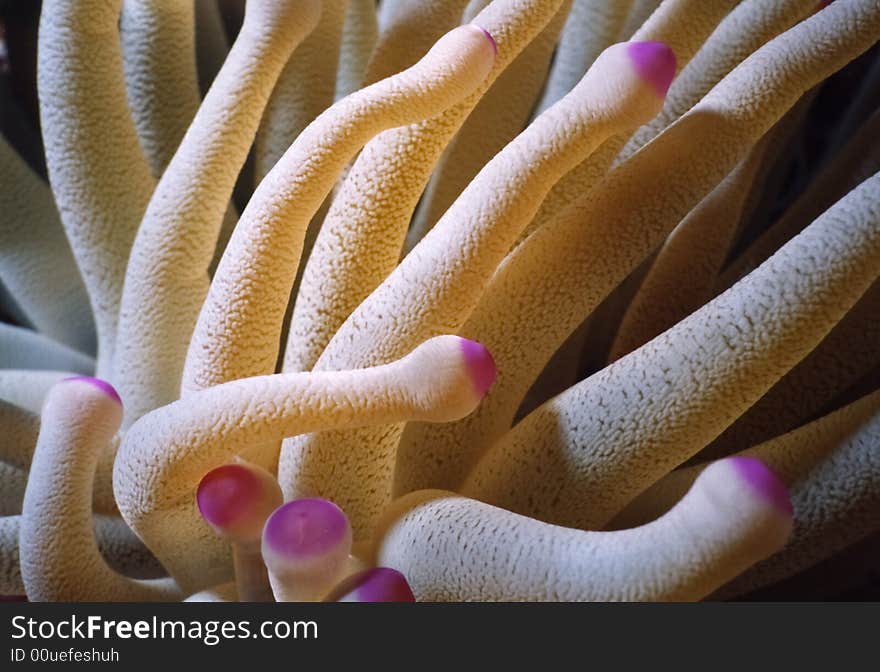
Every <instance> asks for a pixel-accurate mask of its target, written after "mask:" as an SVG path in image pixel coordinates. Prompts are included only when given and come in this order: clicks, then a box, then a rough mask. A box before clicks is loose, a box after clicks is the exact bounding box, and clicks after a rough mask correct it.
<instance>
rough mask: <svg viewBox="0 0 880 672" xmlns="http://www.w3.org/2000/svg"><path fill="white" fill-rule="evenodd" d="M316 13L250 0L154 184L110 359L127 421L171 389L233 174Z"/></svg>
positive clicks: (311, 7) (314, 8)
mask: <svg viewBox="0 0 880 672" xmlns="http://www.w3.org/2000/svg"><path fill="white" fill-rule="evenodd" d="M319 14H320V4H319V3H318V2H317V0H309V1H308V2H301V1H293V0H287V1H285V2H269V1H268V0H263V1H259V0H258V1H256V2H254V1H253V0H252V1H251V2H249V3H248V5H247V11H246V13H245V19H244V24H243V25H242V28H241V32H240V33H239V36H238V38H237V39H236V41H235V44H234V45H233V47H232V49H231V50H230V53H229V57H228V58H227V60H226V62H225V63H224V64H223V68H221V70H220V73H219V74H218V75H217V79H216V80H215V81H214V84H213V85H212V86H211V90H210V91H209V92H208V95H207V96H206V97H205V102H204V103H203V104H202V106H201V107H200V108H199V111H198V113H197V114H196V118H195V119H194V120H193V123H192V126H190V129H189V130H188V131H187V134H186V136H185V137H184V139H183V142H182V143H181V145H180V147H179V148H178V150H177V152H176V153H175V155H174V158H173V159H172V161H171V163H170V164H169V166H168V168H167V170H166V171H165V173H164V174H163V176H162V179H161V181H160V182H159V185H158V186H157V187H156V192H155V194H154V195H153V197H152V199H151V200H150V204H149V207H148V208H147V212H146V215H145V216H144V221H143V223H142V225H141V228H140V229H139V231H138V234H137V238H136V239H135V241H134V247H133V249H132V252H131V260H130V262H129V265H128V270H127V272H126V278H125V289H124V291H123V295H122V305H121V309H120V315H119V334H120V343H119V347H118V349H117V351H116V353H115V358H114V362H113V372H114V380H115V381H116V382H117V384H118V385H119V389H120V391H121V392H122V394H123V395H124V397H125V400H126V404H127V406H128V409H127V412H126V422H125V425H126V426H128V425H130V424H131V422H133V421H134V420H136V419H137V418H139V417H140V416H141V415H143V414H144V413H146V412H148V411H151V410H152V409H154V408H157V407H158V406H161V405H162V404H166V403H169V402H170V401H173V400H174V399H177V398H178V396H179V391H180V375H181V371H182V369H183V362H184V360H185V358H186V350H187V344H188V343H189V339H190V336H191V335H192V330H193V327H194V326H195V323H196V319H197V317H198V314H199V309H200V308H201V305H202V302H203V301H204V300H205V295H206V294H207V292H208V278H207V270H208V265H209V264H210V262H211V258H212V257H213V254H214V246H215V244H216V243H217V235H218V232H219V229H220V225H221V223H222V221H223V213H224V211H225V210H226V207H227V204H228V202H229V198H230V196H231V195H232V189H233V187H234V185H235V178H236V177H237V176H238V172H239V170H240V169H241V166H242V164H243V163H244V161H245V158H246V157H247V153H248V149H249V147H250V145H251V143H252V142H253V139H254V134H255V133H256V131H257V126H258V125H259V122H260V117H261V115H262V113H263V108H264V106H265V105H266V102H267V101H268V99H269V96H270V95H271V93H272V86H273V85H274V83H275V81H276V79H277V78H278V76H279V75H280V74H281V70H282V69H283V68H284V64H285V63H286V62H287V59H288V58H289V57H290V54H291V52H292V51H293V50H294V48H295V47H296V45H297V44H298V43H299V42H300V41H301V40H302V39H303V38H304V37H305V35H307V34H308V32H309V31H310V30H311V29H312V28H313V27H314V26H315V23H316V22H317V21H318V16H319Z"/></svg>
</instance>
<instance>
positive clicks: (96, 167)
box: [37, 0, 155, 375]
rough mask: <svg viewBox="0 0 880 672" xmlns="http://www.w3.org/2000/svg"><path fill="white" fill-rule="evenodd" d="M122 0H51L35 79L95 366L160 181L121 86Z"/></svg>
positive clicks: (109, 347)
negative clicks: (91, 327)
mask: <svg viewBox="0 0 880 672" xmlns="http://www.w3.org/2000/svg"><path fill="white" fill-rule="evenodd" d="M121 7H122V0H76V1H75V2H70V1H67V0H47V2H45V3H43V9H42V12H41V14H40V34H39V40H38V52H37V61H38V62H37V84H38V91H39V96H40V122H41V127H42V133H43V141H44V144H45V147H46V164H47V167H48V170H49V183H50V184H51V186H52V193H53V194H54V196H55V203H56V205H57V206H58V212H59V213H60V215H61V222H62V223H63V224H64V230H65V231H66V233H67V238H68V240H69V241H70V245H71V247H72V249H73V255H74V257H75V258H76V260H77V264H78V265H79V270H80V272H81V273H82V276H83V281H84V283H85V286H86V289H87V290H88V293H89V299H90V301H91V305H92V311H93V313H94V318H95V328H96V330H97V336H98V370H99V371H100V373H99V375H107V374H108V373H109V371H110V364H111V362H112V356H113V349H114V347H115V343H116V321H117V314H118V312H119V302H120V298H121V294H122V280H123V278H124V277H125V265H126V262H127V261H128V253H129V250H130V249H131V244H132V241H133V240H134V236H135V232H136V231H137V227H138V224H140V221H141V218H142V217H143V214H144V210H145V209H146V206H147V201H148V200H149V198H150V194H151V193H152V191H153V187H154V186H155V181H154V179H153V176H152V174H151V173H150V167H149V165H148V163H147V161H146V159H145V157H144V154H143V152H142V151H141V147H140V144H139V142H138V137H137V132H136V131H135V126H134V123H133V121H132V118H131V112H130V110H129V107H128V102H127V99H126V92H125V81H124V78H123V69H122V52H121V46H120V40H119V31H118V28H117V21H118V19H119V13H120V9H121Z"/></svg>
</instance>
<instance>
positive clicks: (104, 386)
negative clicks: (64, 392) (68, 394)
mask: <svg viewBox="0 0 880 672" xmlns="http://www.w3.org/2000/svg"><path fill="white" fill-rule="evenodd" d="M69 380H79V381H82V382H83V383H88V384H89V385H92V386H94V387H97V388H98V389H99V390H101V392H103V393H104V394H106V395H107V396H108V397H110V398H111V399H112V400H113V401H115V402H116V403H117V404H119V405H120V406H121V405H122V398H121V397H120V396H119V392H117V391H116V388H114V387H113V386H112V385H111V384H110V383H108V382H107V381H106V380H101V379H100V378H93V377H92V376H71V377H70V378H65V379H64V380H63V381H62V382H65V383H66V382H67V381H69Z"/></svg>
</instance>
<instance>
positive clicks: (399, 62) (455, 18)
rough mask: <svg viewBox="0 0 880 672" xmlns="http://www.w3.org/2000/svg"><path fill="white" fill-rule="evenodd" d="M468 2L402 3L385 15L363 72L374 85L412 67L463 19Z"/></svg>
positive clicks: (457, 0) (441, 0) (462, 0)
mask: <svg viewBox="0 0 880 672" xmlns="http://www.w3.org/2000/svg"><path fill="white" fill-rule="evenodd" d="M466 4H467V0H438V1H436V2H401V3H398V4H397V6H396V7H394V8H393V11H389V12H387V13H386V20H385V21H383V23H382V25H381V26H380V29H381V30H380V33H379V36H378V39H377V40H376V46H375V48H374V49H373V52H372V54H371V56H370V61H369V63H368V64H367V68H366V72H365V73H364V84H373V83H375V82H378V81H379V80H380V79H385V78H386V77H390V76H391V75H393V74H394V73H396V72H400V71H401V70H404V69H405V68H408V67H410V66H411V65H413V64H414V63H415V62H416V61H418V60H419V59H420V58H421V57H422V56H423V55H424V54H425V53H426V52H427V51H428V49H430V47H431V45H432V44H434V43H435V42H436V41H437V40H439V39H440V38H441V37H442V36H443V34H444V33H445V32H447V31H449V30H452V29H453V28H454V27H455V26H457V25H458V24H459V22H460V20H461V13H462V10H463V9H464V8H465V5H466Z"/></svg>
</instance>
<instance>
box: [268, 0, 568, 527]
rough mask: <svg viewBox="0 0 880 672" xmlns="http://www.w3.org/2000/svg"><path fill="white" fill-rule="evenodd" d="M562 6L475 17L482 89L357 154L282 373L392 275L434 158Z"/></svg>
mask: <svg viewBox="0 0 880 672" xmlns="http://www.w3.org/2000/svg"><path fill="white" fill-rule="evenodd" d="M472 4H473V3H472ZM561 4H562V0H554V1H553V2H543V3H542V2H537V1H535V0H504V1H502V2H497V3H494V4H493V5H492V6H490V7H488V8H487V9H485V10H484V11H481V12H480V13H479V14H478V15H477V16H476V17H474V20H473V22H474V23H475V25H478V26H480V27H482V28H483V29H484V30H486V31H488V33H489V35H491V36H492V39H493V42H494V43H495V45H496V47H497V48H498V52H497V54H495V58H494V63H493V66H492V69H491V71H490V72H489V74H488V75H487V76H486V77H485V79H484V80H483V81H482V83H481V85H480V86H478V87H477V88H476V90H475V91H474V92H473V93H471V95H470V96H468V97H467V98H465V100H463V101H462V102H460V103H459V104H457V105H454V106H453V107H451V108H450V109H448V110H446V111H445V112H444V113H443V114H440V115H438V116H436V117H434V118H432V119H428V120H427V121H424V122H421V123H417V124H412V125H410V126H406V127H403V128H397V129H393V130H390V131H386V132H385V133H382V134H380V135H379V136H378V137H376V138H375V139H373V141H372V142H370V143H368V144H367V145H366V146H365V147H364V149H363V151H362V152H361V154H360V156H359V157H358V159H357V161H356V162H355V164H354V166H353V167H352V168H351V170H350V171H349V173H348V175H347V177H346V179H345V181H344V182H343V183H342V186H341V187H340V188H339V189H338V193H337V194H336V197H335V198H334V200H333V204H332V206H331V208H330V210H329V212H328V213H327V216H326V218H325V219H324V223H323V225H322V227H321V231H320V233H319V235H318V237H317V239H316V241H315V246H314V248H313V250H312V253H311V256H310V257H309V261H308V263H307V265H306V268H305V272H304V274H303V282H302V285H301V290H300V296H299V297H298V299H297V303H298V304H299V303H303V302H305V303H307V304H309V303H310V304H314V305H312V306H309V305H307V306H306V307H303V308H300V310H301V311H307V312H309V313H311V314H313V315H319V316H320V321H316V322H315V323H313V324H312V325H311V329H312V330H313V334H314V335H313V336H312V337H311V338H310V343H309V344H303V343H302V342H301V339H300V338H295V339H294V340H293V342H292V344H291V348H292V349H294V352H295V353H296V355H295V359H294V355H291V361H290V362H289V364H287V365H286V367H285V369H286V370H290V369H291V368H294V367H303V368H310V367H311V365H312V364H313V363H314V357H315V353H320V352H321V351H322V350H323V348H324V346H325V345H326V344H327V342H329V340H330V337H331V336H332V335H333V334H334V333H335V332H336V330H337V329H338V327H339V326H340V325H341V324H342V323H343V322H344V321H345V319H346V318H347V317H348V316H349V315H350V314H351V312H352V311H353V310H354V309H355V308H356V307H357V306H358V304H360V302H361V301H363V300H364V299H365V298H366V297H367V296H368V295H369V294H370V292H372V291H373V290H374V289H375V288H376V287H377V286H378V285H379V284H380V283H381V282H382V280H384V279H385V278H386V277H387V276H388V274H389V273H391V271H392V270H393V269H394V267H395V266H396V265H397V262H398V261H399V259H400V251H401V248H402V245H403V242H404V237H405V234H406V230H407V228H408V226H409V223H410V219H411V217H412V214H413V211H414V209H415V207H416V204H417V203H418V200H419V197H420V196H421V194H422V191H423V190H424V188H425V185H426V184H427V183H428V179H429V177H430V174H431V171H432V170H433V168H434V166H435V164H436V162H437V161H438V160H439V158H440V155H441V153H442V152H443V150H444V149H445V148H446V146H447V144H448V143H449V142H450V141H451V139H452V138H453V136H454V135H455V133H456V132H457V131H458V129H459V128H460V127H461V125H462V124H463V123H464V121H465V119H466V118H467V116H468V114H469V113H470V112H471V111H472V110H473V108H474V106H475V105H476V104H477V102H478V101H479V100H480V98H481V97H482V96H483V94H484V93H485V92H486V91H487V90H488V88H489V87H490V86H491V85H492V83H493V82H494V81H495V80H496V79H497V78H498V76H499V74H500V73H501V72H502V71H503V70H504V69H505V68H506V67H507V66H508V65H509V64H510V63H511V62H512V61H513V59H514V58H515V57H516V55H517V54H519V52H520V51H522V50H523V49H524V48H525V47H526V45H527V44H528V43H529V42H530V41H531V40H532V39H534V37H535V36H536V35H537V34H539V33H540V31H541V30H542V29H543V28H544V27H545V26H546V24H547V23H548V22H549V21H550V19H551V18H552V17H553V16H554V14H555V12H556V11H557V10H558V8H559V6H561ZM468 9H469V10H470V9H471V8H470V7H469V8H468ZM294 328H296V323H294ZM360 365H361V364H355V363H352V364H351V366H360ZM282 486H283V487H284V483H283V482H282ZM355 527H356V528H357V527H358V523H355Z"/></svg>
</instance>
